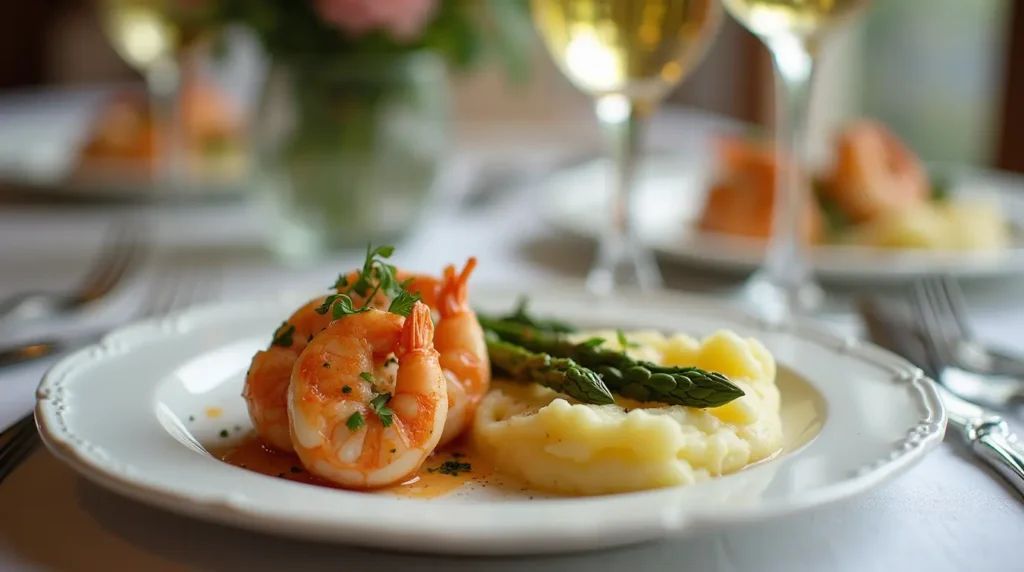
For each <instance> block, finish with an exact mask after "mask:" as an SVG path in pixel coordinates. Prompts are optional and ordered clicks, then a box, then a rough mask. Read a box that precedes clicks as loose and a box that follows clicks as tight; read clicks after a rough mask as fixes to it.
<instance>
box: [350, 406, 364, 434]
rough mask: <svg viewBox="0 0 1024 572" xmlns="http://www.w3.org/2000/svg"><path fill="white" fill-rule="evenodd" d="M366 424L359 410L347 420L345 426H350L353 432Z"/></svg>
mask: <svg viewBox="0 0 1024 572" xmlns="http://www.w3.org/2000/svg"><path fill="white" fill-rule="evenodd" d="M364 425H366V421H363V416H362V414H361V413H359V412H358V411H356V412H355V413H353V414H352V415H351V416H350V417H349V418H348V421H346V422H345V427H348V430H349V431H352V432H353V433H354V432H356V431H359V430H360V429H362V428H363V426H364Z"/></svg>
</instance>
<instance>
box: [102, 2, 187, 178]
mask: <svg viewBox="0 0 1024 572" xmlns="http://www.w3.org/2000/svg"><path fill="white" fill-rule="evenodd" d="M99 8H100V14H101V21H102V23H103V29H104V31H105V33H106V35H107V37H108V38H109V39H110V42H111V44H112V45H113V47H114V49H115V50H116V51H117V52H118V54H119V55H120V56H121V57H122V58H123V59H124V61H125V62H126V63H127V64H128V65H130V66H131V67H133V68H135V69H136V70H138V71H139V72H141V73H142V74H143V77H144V78H145V81H146V88H147V91H148V92H149V96H150V100H151V102H152V115H153V118H154V122H155V124H156V127H157V129H156V131H155V133H157V134H159V135H158V137H159V139H158V141H156V142H155V143H156V148H157V149H159V150H160V152H158V154H157V155H158V157H157V159H158V161H159V171H158V177H157V182H158V184H160V185H162V186H165V187H167V188H168V189H174V188H176V187H177V186H178V185H180V184H181V182H182V180H181V177H182V176H183V171H184V165H185V157H184V154H185V133H184V132H183V117H182V109H181V87H182V84H183V81H182V79H183V78H182V76H183V72H185V71H187V69H186V68H187V63H188V62H187V58H186V56H187V52H188V49H189V47H190V46H192V45H193V44H194V43H195V42H196V41H197V39H198V38H199V37H200V36H201V35H202V31H203V26H202V25H201V24H200V23H199V21H200V17H201V14H200V13H199V9H198V8H194V7H191V5H190V4H187V3H183V2H175V1H172V0H102V1H101V2H100V3H99ZM183 64H186V65H183Z"/></svg>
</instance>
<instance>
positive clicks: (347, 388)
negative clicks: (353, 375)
mask: <svg viewBox="0 0 1024 572" xmlns="http://www.w3.org/2000/svg"><path fill="white" fill-rule="evenodd" d="M341 392H342V393H352V388H351V387H349V386H347V385H346V386H344V387H342V388H341Z"/></svg>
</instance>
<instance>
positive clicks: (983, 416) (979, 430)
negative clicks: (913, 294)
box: [857, 298, 1024, 496]
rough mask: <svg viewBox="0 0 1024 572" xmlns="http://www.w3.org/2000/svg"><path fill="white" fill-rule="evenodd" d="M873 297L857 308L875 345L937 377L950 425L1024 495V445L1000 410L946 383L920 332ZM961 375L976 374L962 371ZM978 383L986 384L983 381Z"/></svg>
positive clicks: (936, 385) (934, 377) (988, 463)
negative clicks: (969, 398)
mask: <svg viewBox="0 0 1024 572" xmlns="http://www.w3.org/2000/svg"><path fill="white" fill-rule="evenodd" d="M884 306H885V305H884V303H883V302H881V301H879V300H877V299H873V298H865V299H861V300H859V301H858V304H857V310H858V313H859V314H860V316H861V318H862V319H863V321H864V325H865V327H866V329H867V334H868V338H869V339H870V340H871V341H872V342H874V343H875V344H877V345H879V346H881V347H883V348H885V349H887V350H889V351H891V352H893V353H895V354H897V355H899V356H901V357H903V358H904V359H906V360H908V361H910V362H911V363H913V364H914V365H916V366H917V367H919V368H921V370H922V371H924V372H925V374H926V375H928V376H929V377H931V378H932V379H934V380H936V381H937V382H938V383H936V384H935V387H936V389H937V390H938V392H939V396H940V397H941V399H942V404H943V406H945V408H946V414H947V417H948V418H949V426H950V427H953V428H954V429H955V430H956V432H957V433H958V434H959V436H960V438H961V440H962V441H963V443H964V444H965V445H966V446H967V447H968V448H969V449H970V450H971V452H973V453H974V454H975V456H977V457H978V458H979V459H981V460H982V461H984V462H985V463H986V464H987V465H988V466H989V467H991V468H992V469H993V470H994V471H996V473H998V474H999V475H1000V476H1001V477H1002V478H1003V479H1005V480H1006V482H1007V483H1008V484H1010V485H1011V486H1012V487H1013V488H1014V489H1016V490H1017V492H1018V493H1019V494H1020V495H1021V496H1024V448H1022V446H1021V444H1020V443H1019V442H1018V439H1017V436H1016V435H1015V434H1013V432H1012V431H1010V428H1009V426H1008V425H1007V424H1006V421H1005V420H1004V419H1003V418H1002V417H1001V416H1000V415H999V414H998V413H996V412H994V411H991V410H989V409H985V408H983V407H980V406H978V405H975V404H973V403H970V402H968V401H966V400H964V399H963V398H961V397H960V396H958V395H956V394H955V393H953V392H952V391H950V390H949V389H947V388H946V387H945V385H944V384H943V377H944V372H943V371H942V370H941V369H940V368H939V367H936V366H935V365H934V360H931V359H929V357H928V355H927V353H926V350H925V347H924V345H923V344H922V343H921V342H920V340H919V338H918V337H917V334H916V333H915V332H914V331H913V330H912V329H911V328H909V327H908V326H907V325H906V324H904V323H901V322H900V321H898V320H895V319H893V318H891V316H892V315H893V313H892V312H891V311H889V309H887V308H885V307H884ZM958 373H959V375H973V374H968V373H967V372H958ZM978 383H984V380H979V381H978Z"/></svg>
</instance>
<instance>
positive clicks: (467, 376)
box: [434, 258, 491, 445]
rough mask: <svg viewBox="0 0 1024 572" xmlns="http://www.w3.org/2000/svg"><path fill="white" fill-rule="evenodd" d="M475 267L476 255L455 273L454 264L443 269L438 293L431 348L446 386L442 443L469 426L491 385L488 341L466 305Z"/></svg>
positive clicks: (473, 313) (467, 304)
mask: <svg viewBox="0 0 1024 572" xmlns="http://www.w3.org/2000/svg"><path fill="white" fill-rule="evenodd" d="M474 268H476V258H470V259H469V261H468V262H466V266H465V268H463V270H462V272H461V273H458V274H457V273H456V271H455V267H454V266H448V267H447V268H445V271H444V278H443V280H442V281H441V285H440V289H439V290H438V294H437V312H438V315H439V319H438V321H437V332H436V334H435V335H434V347H436V348H437V351H438V352H439V353H440V356H441V357H440V362H441V368H442V369H443V370H444V373H445V377H446V379H447V386H448V421H447V422H446V423H445V426H444V434H443V435H442V436H441V442H440V444H441V445H444V444H445V443H448V442H449V441H451V440H452V439H454V438H455V437H457V436H459V435H460V434H461V433H462V432H463V431H464V430H465V429H466V428H467V427H468V426H469V424H470V423H471V421H472V418H473V413H474V411H476V406H477V404H478V403H479V402H480V400H481V399H483V397H484V395H485V394H486V393H487V390H488V389H489V388H490V385H491V363H490V358H489V357H488V353H487V341H486V339H485V338H484V331H483V328H481V327H480V323H479V322H478V321H477V317H476V312H474V311H473V309H472V308H471V307H470V305H469V286H468V284H469V275H470V274H472V272H473V269H474Z"/></svg>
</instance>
